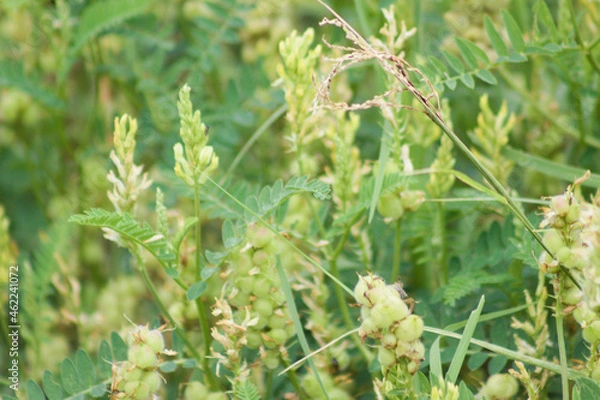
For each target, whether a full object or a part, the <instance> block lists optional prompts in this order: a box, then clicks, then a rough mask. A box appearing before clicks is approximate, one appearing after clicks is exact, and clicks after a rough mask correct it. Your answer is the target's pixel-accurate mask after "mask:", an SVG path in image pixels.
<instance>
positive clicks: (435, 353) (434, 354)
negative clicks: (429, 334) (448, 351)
mask: <svg viewBox="0 0 600 400" xmlns="http://www.w3.org/2000/svg"><path fill="white" fill-rule="evenodd" d="M429 366H430V368H431V373H432V374H433V375H435V376H439V377H443V376H444V372H443V370H442V356H441V353H440V337H439V336H438V337H437V338H435V340H434V341H433V344H432V345H431V348H430V349H429ZM431 381H432V382H435V381H434V380H433V379H432V380H431Z"/></svg>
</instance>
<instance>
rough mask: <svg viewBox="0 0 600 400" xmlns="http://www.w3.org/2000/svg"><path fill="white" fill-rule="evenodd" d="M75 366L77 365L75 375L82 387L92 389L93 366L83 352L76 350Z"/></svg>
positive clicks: (94, 372) (94, 379)
mask: <svg viewBox="0 0 600 400" xmlns="http://www.w3.org/2000/svg"><path fill="white" fill-rule="evenodd" d="M75 364H76V365H77V374H78V375H79V380H80V384H81V385H82V387H83V388H89V387H92V386H93V385H94V383H95V381H96V371H95V370H94V364H93V363H92V360H90V356H88V354H87V353H86V351H85V350H83V349H79V350H77V353H76V354H75Z"/></svg>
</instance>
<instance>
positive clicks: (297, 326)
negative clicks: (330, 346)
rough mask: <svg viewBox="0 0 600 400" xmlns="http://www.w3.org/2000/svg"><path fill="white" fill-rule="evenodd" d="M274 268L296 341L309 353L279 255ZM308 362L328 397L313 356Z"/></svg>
mask: <svg viewBox="0 0 600 400" xmlns="http://www.w3.org/2000/svg"><path fill="white" fill-rule="evenodd" d="M275 268H276V269H277V273H278V274H279V279H280V280H281V290H282V291H283V294H284V295H285V301H286V304H287V306H288V310H289V312H290V318H291V319H292V322H293V323H294V328H295V329H296V335H297V336H298V342H300V347H301V348H302V351H303V352H304V354H305V355H308V354H310V353H311V350H310V346H309V345H308V340H306V336H305V335H304V327H303V326H302V322H301V321H300V316H299V315H298V308H297V307H296V301H295V300H294V294H293V293H292V288H291V287H290V283H289V280H288V277H287V275H286V274H285V270H284V269H283V266H282V265H281V260H280V259H279V256H277V258H276V261H275ZM308 364H309V366H310V369H311V370H312V372H313V373H314V374H315V377H316V378H317V381H318V382H319V386H320V387H321V390H322V391H323V394H324V395H325V398H326V399H329V395H328V394H327V390H326V389H325V386H324V385H323V381H322V380H321V376H320V375H319V371H318V370H317V366H316V365H315V361H314V360H313V358H312V357H311V358H309V359H308Z"/></svg>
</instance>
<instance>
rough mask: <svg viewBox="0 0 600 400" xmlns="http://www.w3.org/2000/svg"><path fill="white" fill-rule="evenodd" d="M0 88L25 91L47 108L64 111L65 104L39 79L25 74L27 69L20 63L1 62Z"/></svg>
mask: <svg viewBox="0 0 600 400" xmlns="http://www.w3.org/2000/svg"><path fill="white" fill-rule="evenodd" d="M0 87H14V88H17V89H20V90H22V91H24V92H25V93H27V94H29V95H30V96H31V99H32V100H33V101H37V102H39V103H40V104H43V105H45V106H47V107H50V108H53V109H56V110H64V108H65V103H64V101H62V100H61V99H60V98H58V97H57V96H56V95H55V94H54V93H52V92H51V91H50V90H49V89H46V88H44V87H43V85H42V83H41V82H40V80H39V79H37V78H36V77H33V76H27V75H26V74H25V67H24V66H23V63H22V62H20V61H14V60H3V61H0Z"/></svg>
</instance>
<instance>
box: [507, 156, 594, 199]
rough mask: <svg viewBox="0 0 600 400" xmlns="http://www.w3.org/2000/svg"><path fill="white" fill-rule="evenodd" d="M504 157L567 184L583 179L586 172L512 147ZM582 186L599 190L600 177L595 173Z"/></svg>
mask: <svg viewBox="0 0 600 400" xmlns="http://www.w3.org/2000/svg"><path fill="white" fill-rule="evenodd" d="M502 155H503V156H505V157H506V158H508V159H509V160H511V161H514V162H515V163H516V164H518V165H519V166H521V167H524V168H529V169H532V170H534V171H537V172H541V173H542V174H544V175H547V176H551V177H554V178H558V179H562V180H564V181H566V182H569V183H571V182H573V181H574V180H575V179H577V178H580V177H582V176H583V175H584V174H585V172H586V170H585V169H583V168H577V167H573V166H570V165H565V164H560V163H557V162H554V161H550V160H546V159H545V158H542V157H538V156H534V155H532V154H528V153H525V152H523V151H520V150H516V149H513V148H510V147H505V148H504V149H503V151H502ZM581 185H582V186H585V187H588V188H591V189H597V188H598V187H600V175H598V174H596V173H593V174H591V175H590V177H589V178H588V179H587V180H585V181H584V182H582V183H581Z"/></svg>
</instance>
